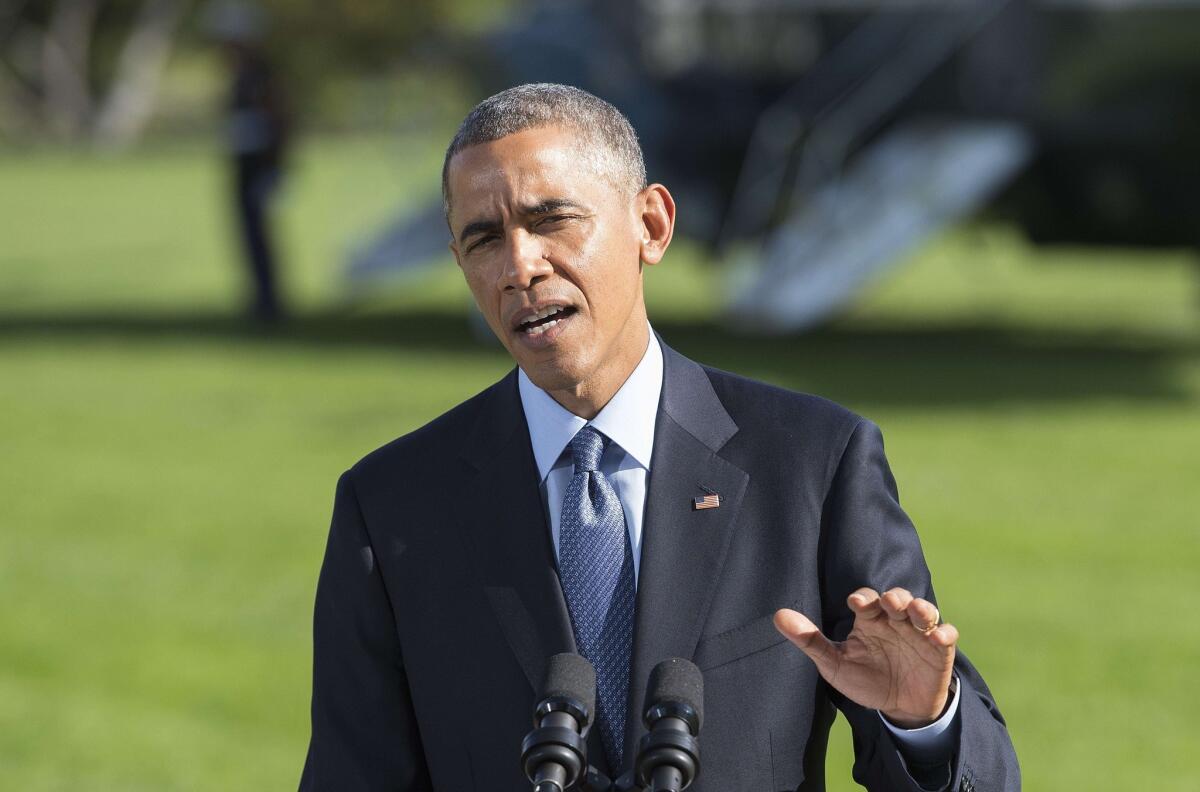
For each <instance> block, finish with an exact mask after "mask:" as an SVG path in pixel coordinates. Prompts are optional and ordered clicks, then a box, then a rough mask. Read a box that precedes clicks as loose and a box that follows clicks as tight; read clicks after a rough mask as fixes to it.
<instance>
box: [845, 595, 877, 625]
mask: <svg viewBox="0 0 1200 792" xmlns="http://www.w3.org/2000/svg"><path fill="white" fill-rule="evenodd" d="M846 604H847V605H849V606H850V610H852V611H854V613H855V615H856V616H857V617H858V618H859V619H863V620H865V621H872V620H874V619H878V618H880V617H882V616H883V608H881V607H880V605H879V592H877V591H876V590H875V589H873V588H865V587H864V588H860V589H859V590H858V591H855V592H854V593H853V594H851V595H850V596H849V597H847V598H846Z"/></svg>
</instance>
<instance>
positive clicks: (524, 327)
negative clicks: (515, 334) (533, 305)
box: [517, 305, 576, 336]
mask: <svg viewBox="0 0 1200 792" xmlns="http://www.w3.org/2000/svg"><path fill="white" fill-rule="evenodd" d="M575 310H576V309H575V308H574V307H572V306H570V305H551V306H549V307H547V308H543V309H542V310H540V311H538V312H537V313H535V314H533V315H532V316H530V317H529V318H527V319H525V321H523V322H521V323H520V324H518V325H517V330H518V331H520V332H522V333H524V334H525V335H527V336H538V335H541V334H542V333H544V332H546V331H547V330H549V329H550V328H552V327H554V326H555V325H557V324H558V323H559V322H562V321H565V320H566V319H567V318H568V317H570V316H571V315H572V314H574V313H575Z"/></svg>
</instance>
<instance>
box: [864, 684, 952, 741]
mask: <svg viewBox="0 0 1200 792" xmlns="http://www.w3.org/2000/svg"><path fill="white" fill-rule="evenodd" d="M957 691H958V677H956V676H951V677H950V684H949V685H947V687H946V690H945V692H943V694H942V701H941V706H940V707H938V710H937V713H936V714H934V715H931V716H922V715H920V714H918V713H912V712H904V711H901V710H880V711H879V714H880V715H882V716H883V717H884V718H885V719H886V720H887V722H888V723H890V724H892V725H893V726H895V727H896V728H897V729H907V730H909V731H911V730H913V729H923V728H925V727H926V726H930V725H932V724H934V723H937V722H938V721H939V720H941V719H942V718H943V717H945V715H946V712H947V710H949V709H950V704H951V703H952V702H953V701H954V694H955V693H956V692H957ZM937 704H938V703H937V702H934V706H937Z"/></svg>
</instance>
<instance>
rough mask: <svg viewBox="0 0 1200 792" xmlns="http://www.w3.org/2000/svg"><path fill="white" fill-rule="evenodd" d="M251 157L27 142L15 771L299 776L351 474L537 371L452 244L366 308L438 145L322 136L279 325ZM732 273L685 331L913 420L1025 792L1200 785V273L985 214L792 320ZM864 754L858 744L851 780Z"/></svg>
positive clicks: (305, 159) (3, 373)
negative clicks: (376, 244)
mask: <svg viewBox="0 0 1200 792" xmlns="http://www.w3.org/2000/svg"><path fill="white" fill-rule="evenodd" d="M219 165H220V163H219V162H218V161H217V160H216V158H215V154H214V153H213V152H210V151H208V150H205V149H203V148H197V147H181V148H164V149H158V150H153V151H147V152H144V153H141V154H139V155H137V156H132V157H114V158H107V159H104V158H90V157H82V156H79V155H72V154H65V153H55V152H40V153H36V152H35V153H26V154H22V155H20V156H18V155H16V154H6V155H3V156H0V438H3V440H2V447H3V452H4V461H3V463H2V464H0V602H2V603H4V606H3V607H0V788H4V789H23V790H57V789H68V788H70V789H88V790H105V789H112V790H140V789H145V790H164V789H279V788H288V787H292V786H294V784H295V782H296V780H297V778H298V775H299V770H300V765H301V763H302V761H303V753H304V747H305V741H306V739H307V707H308V695H309V692H308V685H309V668H310V666H309V663H310V613H311V605H312V596H313V591H314V587H315V582H316V572H317V569H318V565H319V563H320V556H321V553H322V550H323V543H324V538H325V531H326V530H327V520H328V514H329V510H330V504H331V500H332V492H333V485H334V482H335V480H336V478H337V475H338V474H339V473H340V472H341V471H342V470H343V469H345V468H346V467H347V466H348V465H350V464H352V463H353V462H354V461H355V460H356V459H357V458H358V457H359V456H361V455H362V454H363V453H365V452H367V451H369V450H370V449H372V448H374V447H375V446H377V445H379V444H381V443H382V442H384V441H386V440H388V439H390V438H392V437H395V436H396V435H398V434H401V433H403V432H405V431H408V430H409V429H412V428H414V427H416V426H418V425H420V424H421V423H423V422H424V421H426V420H428V419H430V418H432V417H434V416H435V415H437V414H438V413H440V412H442V411H443V410H445V409H446V408H447V407H449V406H451V405H453V404H455V403H457V402H458V401H460V400H462V399H463V398H466V397H467V396H470V395H471V394H473V393H475V392H476V391H477V390H479V389H480V388H482V387H485V386H486V385H487V384H489V383H490V382H492V381H494V380H495V379H496V378H498V377H499V376H501V375H502V374H503V372H504V371H506V370H507V368H508V365H509V364H508V362H507V360H506V358H505V357H504V356H503V354H502V353H501V351H500V350H499V349H498V348H497V347H495V346H494V345H487V344H479V343H477V342H476V341H475V340H474V339H473V336H472V332H471V330H470V329H469V324H468V322H467V321H466V319H465V306H466V298H465V295H464V291H463V289H462V287H461V286H460V285H459V282H458V274H457V271H456V270H455V268H454V265H453V263H452V262H451V261H450V260H449V259H446V260H444V261H442V262H441V263H440V264H439V265H438V266H437V268H436V269H435V270H434V271H432V272H431V273H429V274H428V275H426V276H424V277H421V278H418V279H414V280H409V281H405V282H404V283H403V284H396V285H390V286H389V285H379V286H377V287H373V290H372V292H373V293H372V296H371V297H370V298H369V299H367V300H364V301H360V302H356V303H353V304H349V305H348V304H346V302H345V300H344V297H345V295H346V294H347V291H346V290H345V288H344V284H343V282H342V280H341V275H340V273H341V266H342V260H343V256H344V253H345V251H346V250H347V248H348V246H349V244H350V243H351V242H352V240H354V239H355V238H357V237H359V236H361V235H362V234H365V233H368V232H369V231H370V230H371V229H372V228H373V227H374V226H375V225H376V223H377V222H378V221H379V220H380V219H381V218H384V217H386V216H387V215H388V214H389V212H390V211H391V210H392V208H393V206H394V205H398V204H400V203H402V202H408V203H410V204H411V203H413V202H414V201H417V200H419V199H420V198H421V196H427V195H432V194H434V193H435V192H436V184H437V182H436V178H437V167H438V162H437V150H436V147H435V146H432V145H429V146H424V147H411V146H410V147H405V146H404V145H402V141H397V140H385V139H349V140H321V141H316V142H313V143H311V144H310V145H309V146H307V147H306V148H305V149H304V150H303V151H302V152H300V155H299V157H298V159H297V162H296V168H295V170H294V172H293V174H292V178H291V179H290V182H289V185H288V193H287V197H286V199H285V203H284V204H283V206H282V215H283V216H282V220H283V227H284V229H285V234H286V236H285V249H286V251H287V253H288V265H289V268H288V272H287V283H288V291H289V294H290V295H291V296H292V298H293V304H294V305H295V310H296V313H297V317H296V320H295V322H293V323H292V324H291V325H289V326H286V327H284V328H282V329H280V330H279V331H277V332H274V333H264V332H260V331H256V330H255V329H254V328H252V327H248V326H246V325H244V324H243V323H242V322H241V321H240V320H239V319H238V318H237V306H238V304H239V302H238V301H239V294H238V284H239V282H240V281H239V272H238V271H237V268H236V266H235V262H234V261H233V259H232V257H231V246H230V244H229V242H228V240H227V238H226V236H225V232H226V230H227V225H228V223H227V218H226V210H225V207H224V206H223V204H222V203H221V200H222V197H223V189H224V183H223V174H222V172H221V170H220V167H219ZM416 185H421V187H417V186H416ZM425 186H428V187H429V189H426V188H425ZM721 290H722V282H721V280H720V278H719V277H718V273H717V271H716V270H714V269H713V268H712V267H711V266H709V262H707V261H706V260H705V259H704V256H703V254H702V252H701V251H700V250H698V249H697V248H696V247H695V246H689V245H687V244H686V243H685V244H681V245H679V246H678V247H677V248H675V249H673V251H672V255H671V256H670V257H668V260H667V261H666V262H665V263H664V264H663V265H661V266H660V267H657V268H655V269H653V270H651V271H650V273H649V275H648V285H647V291H648V294H649V295H650V300H651V303H652V318H653V319H654V321H655V325H656V327H657V328H658V329H659V330H660V331H661V332H662V333H663V335H664V337H665V339H666V340H667V342H668V343H670V344H673V345H675V346H676V347H678V348H679V349H680V350H681V351H684V352H685V353H687V354H690V355H692V356H694V357H696V358H698V359H701V360H704V361H706V362H710V363H712V364H714V365H717V366H720V367H722V368H727V369H732V370H736V371H739V372H741V373H745V374H748V375H750V376H756V377H760V378H763V379H768V380H771V381H773V382H777V383H780V384H783V385H786V386H788V387H793V388H798V389H803V390H809V391H815V392H818V393H821V394H822V395H825V396H828V397H830V398H833V399H835V400H838V401H841V402H843V403H845V404H847V405H848V406H850V407H852V408H854V409H856V410H858V411H860V412H862V413H864V414H866V415H868V416H870V417H871V418H873V419H874V420H876V421H877V422H878V423H880V424H881V425H882V426H883V429H884V432H885V436H886V438H887V440H888V449H889V455H890V458H891V460H892V464H893V467H894V468H895V471H896V474H897V478H898V479H899V482H900V488H901V494H902V497H903V500H904V503H905V504H906V506H907V507H908V509H909V510H910V512H911V514H912V515H913V517H914V519H915V520H916V522H917V524H918V527H919V528H920V530H921V532H922V535H923V537H924V539H925V543H926V550H927V554H928V557H929V560H930V564H931V566H932V568H933V571H934V580H935V583H936V585H937V587H938V591H939V597H940V599H941V602H942V605H943V609H944V611H945V613H946V616H947V618H948V619H950V620H952V621H953V622H955V623H956V624H957V625H958V626H959V628H960V630H961V631H962V633H963V645H964V647H965V648H966V650H967V652H968V653H969V654H970V655H971V656H972V658H973V659H974V660H975V661H976V662H977V663H978V664H979V665H980V666H981V668H982V669H983V670H984V672H985V674H986V676H987V678H988V681H989V682H990V683H991V685H992V688H993V690H994V691H995V692H996V694H997V696H998V697H999V699H1000V703H1001V706H1002V708H1003V710H1004V712H1005V714H1006V715H1007V716H1008V718H1009V720H1010V724H1011V727H1012V732H1013V735H1014V739H1015V740H1016V743H1017V747H1018V751H1019V754H1020V757H1021V761H1022V765H1023V769H1024V773H1025V778H1026V780H1027V783H1028V787H1029V788H1030V789H1087V790H1127V789H1156V790H1190V789H1194V788H1196V785H1197V783H1198V781H1200V774H1197V772H1196V771H1195V770H1194V768H1193V767H1192V763H1191V761H1190V754H1191V750H1190V749H1191V747H1192V746H1193V745H1195V744H1197V742H1198V741H1200V727H1198V726H1197V725H1196V719H1195V713H1194V710H1195V699H1196V694H1197V692H1200V688H1198V687H1197V685H1196V683H1195V682H1194V680H1193V677H1194V671H1195V669H1196V668H1197V667H1200V620H1197V619H1194V618H1191V617H1190V615H1189V614H1190V611H1189V603H1191V602H1194V601H1196V600H1197V599H1200V582H1198V581H1200V576H1197V575H1196V569H1198V568H1200V542H1198V541H1197V529H1198V527H1200V526H1198V523H1197V518H1196V515H1197V514H1198V513H1200V491H1198V489H1197V487H1196V481H1197V476H1198V475H1200V452H1198V451H1197V447H1198V446H1200V410H1198V408H1200V344H1198V341H1197V337H1198V336H1197V327H1198V325H1197V315H1198V314H1200V311H1198V310H1197V302H1198V301H1197V299H1196V292H1197V290H1198V287H1197V276H1196V272H1195V262H1194V260H1193V259H1192V258H1191V257H1189V256H1188V255H1185V254H1183V253H1163V254H1157V253H1155V254H1151V253H1144V252H1139V251H1116V252H1112V251H1109V252H1104V251H1091V250H1069V251H1044V250H1038V249H1034V248H1030V247H1029V246H1027V245H1026V244H1025V243H1024V242H1023V241H1022V240H1021V239H1020V238H1019V236H1018V235H1016V234H1015V233H1014V232H1012V231H1011V230H1009V229H1005V228H1001V227H994V226H988V225H979V226H971V227H967V228H964V229H959V230H956V231H953V232H951V233H949V234H947V235H945V236H943V237H941V238H939V239H938V240H936V241H934V242H933V243H931V244H930V245H929V246H927V247H925V248H924V249H922V250H921V251H920V252H919V253H918V254H917V255H916V256H915V257H914V258H913V260H912V261H910V262H909V264H908V265H907V266H905V267H903V268H901V269H899V270H897V271H896V272H895V273H893V274H891V275H889V276H887V277H886V278H884V279H883V280H882V281H881V282H880V283H879V284H877V285H876V286H875V287H874V288H873V289H872V290H871V291H870V293H869V294H867V295H866V296H865V297H864V299H863V300H862V301H861V302H860V304H858V305H856V306H855V307H854V308H853V310H852V311H851V312H850V314H849V315H848V316H847V317H846V318H844V319H843V320H841V321H839V322H837V323H835V324H833V325H832V326H830V327H828V328H825V329H823V330H822V331H820V332H817V333H815V334H812V335H808V336H804V337H799V338H789V339H756V338H744V337H737V336H732V335H730V334H728V333H727V332H724V331H722V330H721V329H720V328H719V327H718V326H716V325H714V324H713V322H712V321H711V319H710V317H711V316H712V314H713V311H714V310H715V309H716V308H717V306H719V304H720V297H721ZM840 728H841V727H839V729H840ZM849 756H850V753H849V741H848V739H846V738H845V736H844V735H843V734H842V733H841V732H840V731H839V737H838V738H837V739H836V740H835V743H834V746H833V748H832V750H831V757H830V762H829V772H828V775H829V778H830V788H831V789H834V790H845V789H850V788H852V785H851V783H850V782H849V780H848V776H849V771H848V767H849V762H850V759H849ZM514 761H515V760H514Z"/></svg>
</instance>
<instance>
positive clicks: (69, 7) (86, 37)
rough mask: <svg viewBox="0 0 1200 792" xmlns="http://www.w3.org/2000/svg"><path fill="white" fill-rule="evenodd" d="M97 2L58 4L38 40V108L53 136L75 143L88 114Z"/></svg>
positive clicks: (65, 0)
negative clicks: (41, 89) (39, 103)
mask: <svg viewBox="0 0 1200 792" xmlns="http://www.w3.org/2000/svg"><path fill="white" fill-rule="evenodd" d="M98 6H99V2H98V0H59V2H58V3H57V4H55V6H54V10H53V11H52V12H51V15H50V20H49V22H48V24H47V27H46V34H45V36H44V37H43V38H42V86H43V91H44V93H43V99H42V106H43V112H44V113H45V118H46V123H47V125H48V126H49V127H50V129H51V131H52V132H54V133H55V134H56V135H57V136H59V137H61V138H65V139H68V140H72V139H75V138H77V137H79V135H80V134H81V133H82V132H83V131H84V129H85V128H86V126H87V121H88V118H89V117H90V116H91V112H92V92H91V88H90V86H89V84H88V75H89V69H88V58H89V52H90V49H91V42H92V29H93V27H94V26H95V22H96V10H97V7H98Z"/></svg>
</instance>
